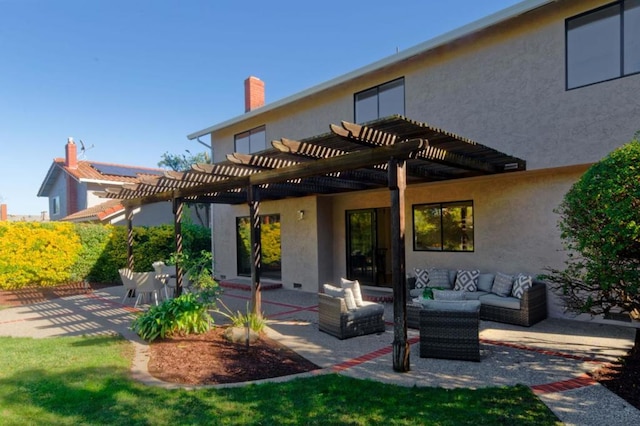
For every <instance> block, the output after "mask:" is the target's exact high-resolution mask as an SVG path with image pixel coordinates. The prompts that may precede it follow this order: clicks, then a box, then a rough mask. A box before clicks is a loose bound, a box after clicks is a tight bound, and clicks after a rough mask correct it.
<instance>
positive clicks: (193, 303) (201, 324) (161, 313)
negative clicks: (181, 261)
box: [131, 290, 217, 342]
mask: <svg viewBox="0 0 640 426" xmlns="http://www.w3.org/2000/svg"><path fill="white" fill-rule="evenodd" d="M216 298H217V293H216V292H215V291H213V290H208V291H205V292H203V293H198V294H195V293H187V294H183V295H181V296H179V297H176V298H174V299H168V300H165V301H164V302H162V303H161V304H160V305H158V306H152V307H151V308H149V310H148V311H146V312H144V313H142V314H140V315H139V316H138V317H137V318H136V319H135V320H133V323H132V324H131V329H132V330H134V331H135V332H136V333H138V335H139V336H140V337H141V338H142V339H144V340H147V341H149V342H151V341H153V340H156V339H158V338H161V339H163V338H165V337H169V336H171V335H174V334H192V333H195V334H201V333H205V332H207V331H208V330H209V329H210V328H211V325H212V324H213V318H212V317H211V315H210V314H209V312H208V311H209V309H212V308H214V307H215V300H216Z"/></svg>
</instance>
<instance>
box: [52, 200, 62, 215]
mask: <svg viewBox="0 0 640 426" xmlns="http://www.w3.org/2000/svg"><path fill="white" fill-rule="evenodd" d="M51 214H52V215H53V214H60V197H53V198H52V199H51Z"/></svg>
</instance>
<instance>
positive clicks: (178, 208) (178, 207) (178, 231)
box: [173, 198, 184, 297]
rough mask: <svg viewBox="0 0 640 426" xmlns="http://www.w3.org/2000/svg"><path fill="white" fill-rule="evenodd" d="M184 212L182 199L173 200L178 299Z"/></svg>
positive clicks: (180, 283) (180, 279)
mask: <svg viewBox="0 0 640 426" xmlns="http://www.w3.org/2000/svg"><path fill="white" fill-rule="evenodd" d="M183 211H184V202H183V201H182V198H174V199H173V215H174V216H173V226H174V235H175V240H176V259H178V261H177V262H176V294H175V297H178V296H180V295H181V294H182V276H183V274H184V270H183V268H182V214H183Z"/></svg>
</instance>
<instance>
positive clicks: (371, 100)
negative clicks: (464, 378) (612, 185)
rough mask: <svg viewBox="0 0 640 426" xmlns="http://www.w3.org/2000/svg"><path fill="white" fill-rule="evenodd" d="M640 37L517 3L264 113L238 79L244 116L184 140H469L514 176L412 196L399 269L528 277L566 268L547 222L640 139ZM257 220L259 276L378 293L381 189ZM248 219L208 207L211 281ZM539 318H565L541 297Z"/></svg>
mask: <svg viewBox="0 0 640 426" xmlns="http://www.w3.org/2000/svg"><path fill="white" fill-rule="evenodd" d="M639 28H640V7H639V6H638V4H637V2H633V1H613V2H611V1H596V0H555V1H552V0H525V1H522V2H520V3H518V4H516V5H514V6H512V7H509V8H507V9H505V10H503V11H501V12H498V13H495V14H493V15H490V16H487V17H485V18H484V19H481V20H479V21H476V22H473V23H470V24H468V25H466V26H464V27H462V28H459V29H457V30H454V31H451V32H449V33H446V34H443V35H441V36H439V37H436V38H434V39H432V40H429V41H426V42H424V43H422V44H420V45H418V46H415V47H413V48H410V49H408V50H405V51H402V52H399V53H397V54H395V55H393V56H390V57H388V58H384V59H381V60H380V61H377V62H375V63H372V64H370V65H368V66H365V67H363V68H359V69H356V70H354V71H352V72H350V73H348V74H345V75H342V76H340V77H337V78H335V79H333V80H330V81H327V82H324V83H321V84H319V85H317V86H314V87H311V88H309V89H307V90H305V91H303V92H301V93H297V94H294V95H292V96H289V97H287V98H284V99H281V100H278V101H276V102H273V103H270V104H264V83H263V82H261V81H260V80H259V79H257V78H255V77H250V78H249V79H247V81H246V82H245V105H246V108H245V109H246V112H245V113H244V114H242V115H240V116H237V117H234V118H231V119H229V120H226V121H224V122H221V123H217V124H214V125H212V126H210V127H207V128H205V129H202V130H199V131H196V132H194V133H191V134H190V135H188V138H189V139H197V138H200V137H205V136H209V137H210V139H211V146H212V159H213V161H214V162H215V163H217V162H221V161H223V160H225V158H227V155H229V154H232V153H234V152H240V153H247V154H252V153H257V152H261V151H263V150H265V149H267V148H269V144H268V142H269V141H272V140H279V139H281V138H287V139H293V140H304V139H305V138H312V137H314V136H317V135H322V134H325V133H327V132H328V131H329V126H330V125H331V124H336V123H340V122H342V121H347V122H353V123H359V124H363V123H375V122H376V120H378V119H381V118H384V117H388V116H393V115H395V114H397V115H400V116H404V117H407V118H408V119H411V120H416V121H417V122H421V123H428V124H429V125H431V126H435V127H437V128H440V129H444V131H443V132H444V133H446V132H451V133H453V134H456V135H460V136H462V137H464V138H469V140H470V141H469V143H471V144H472V143H474V142H472V141H475V142H478V143H480V144H483V145H486V146H488V147H491V148H493V149H495V150H497V151H498V152H502V153H507V154H508V155H511V156H513V157H514V158H517V159H522V160H524V161H525V162H526V168H522V169H521V168H519V167H518V169H517V170H516V171H514V172H512V173H500V174H487V175H470V177H461V178H459V179H452V180H441V181H439V180H437V179H434V180H428V179H425V181H424V182H420V183H411V184H410V185H408V186H407V189H406V209H405V211H404V213H405V216H406V218H407V224H406V240H405V241H406V244H405V251H406V271H407V272H411V270H412V268H414V267H427V266H432V267H444V268H461V269H468V268H479V269H480V270H482V271H501V272H506V273H517V272H523V273H527V274H531V275H537V274H540V273H543V272H544V271H545V268H549V267H551V268H562V267H563V266H564V261H565V259H566V255H565V253H564V252H563V246H562V241H561V238H560V232H559V230H558V228H557V221H558V216H557V215H556V214H555V213H554V209H555V208H556V207H557V206H558V205H559V204H560V202H561V200H562V198H563V196H564V194H565V193H566V191H567V190H568V189H569V188H570V187H571V185H572V184H573V183H574V182H575V181H576V180H577V179H578V178H579V177H580V176H581V175H582V174H583V173H584V171H585V170H586V169H587V168H588V167H589V166H590V165H591V164H593V163H594V162H596V161H598V160H600V159H601V158H603V157H604V156H605V155H607V154H608V153H609V152H610V151H611V150H613V149H615V148H617V147H619V146H621V145H622V144H623V143H625V142H627V141H629V140H630V139H631V138H632V137H633V135H634V133H635V132H636V131H637V130H638V120H637V118H638V116H640V104H639V103H638V101H637V93H640V75H639V74H638V73H639V72H640V53H639V52H640V48H639V46H640V31H639V30H638V29H639ZM413 31H415V29H413ZM444 133H443V134H444ZM260 215H261V218H262V220H261V221H262V239H263V247H262V250H263V252H262V260H263V264H264V269H263V276H266V277H270V278H272V279H274V280H278V281H280V282H281V283H282V284H283V286H284V287H285V288H299V289H300V290H302V291H310V292H316V291H318V289H319V288H320V287H321V285H322V284H323V283H324V282H328V281H333V282H336V281H338V280H339V279H340V277H344V276H347V277H350V278H358V279H360V281H361V282H362V283H364V284H366V285H368V286H371V287H373V288H380V289H385V288H388V286H389V280H390V278H389V273H390V271H389V266H390V264H391V260H392V259H391V254H390V250H389V243H390V236H389V229H390V226H389V221H390V197H389V191H388V190H384V189H374V190H369V191H356V192H345V193H338V194H328V195H325V194H318V195H308V196H305V197H299V198H285V199H281V200H273V201H264V202H262V203H261V206H260ZM248 216H249V207H248V206H247V204H246V203H244V204H236V205H231V204H222V203H220V204H215V205H213V218H214V219H213V231H212V235H213V240H214V248H213V250H214V256H215V264H216V274H217V276H218V278H220V279H231V278H235V277H241V276H244V275H248V274H249V273H250V265H249V261H248V259H249V253H248V247H247V239H248V237H247V233H248V230H247V229H248V224H247V222H248ZM549 314H550V316H557V317H559V316H562V315H563V308H562V304H561V303H560V302H559V300H558V299H557V298H556V297H555V296H554V295H553V294H550V312H549Z"/></svg>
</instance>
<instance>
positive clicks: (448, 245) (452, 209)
mask: <svg viewBox="0 0 640 426" xmlns="http://www.w3.org/2000/svg"><path fill="white" fill-rule="evenodd" d="M442 245H443V246H444V249H445V250H453V251H473V206H472V205H471V203H456V204H447V205H445V206H444V207H443V208H442Z"/></svg>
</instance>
